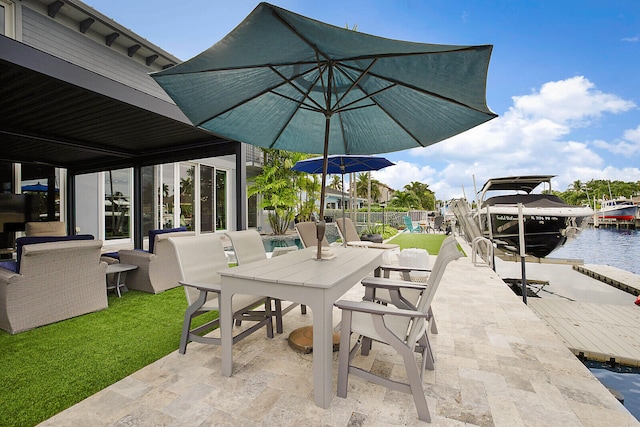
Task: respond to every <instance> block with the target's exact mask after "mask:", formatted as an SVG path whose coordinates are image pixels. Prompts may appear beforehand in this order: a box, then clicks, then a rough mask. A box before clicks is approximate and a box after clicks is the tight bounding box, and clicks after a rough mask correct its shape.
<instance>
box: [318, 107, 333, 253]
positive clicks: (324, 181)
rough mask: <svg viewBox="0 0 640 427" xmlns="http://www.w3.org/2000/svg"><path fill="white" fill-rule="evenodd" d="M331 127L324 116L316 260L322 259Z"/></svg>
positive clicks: (329, 120)
mask: <svg viewBox="0 0 640 427" xmlns="http://www.w3.org/2000/svg"><path fill="white" fill-rule="evenodd" d="M330 126H331V116H330V115H328V114H327V115H326V116H325V128H324V153H323V156H324V159H323V161H322V189H321V191H320V220H319V221H318V223H317V230H316V234H317V237H318V253H317V258H318V259H322V240H323V239H324V232H325V222H324V203H325V202H324V193H325V190H326V186H327V170H328V169H329V129H330Z"/></svg>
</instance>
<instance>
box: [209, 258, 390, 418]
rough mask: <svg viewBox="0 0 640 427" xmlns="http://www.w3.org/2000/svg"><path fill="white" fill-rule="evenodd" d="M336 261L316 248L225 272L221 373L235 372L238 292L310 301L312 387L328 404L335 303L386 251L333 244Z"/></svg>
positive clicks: (317, 398)
mask: <svg viewBox="0 0 640 427" xmlns="http://www.w3.org/2000/svg"><path fill="white" fill-rule="evenodd" d="M331 251H332V252H333V253H334V254H335V257H334V258H333V259H329V260H322V261H318V260H316V259H313V257H314V256H315V255H316V248H315V247H310V248H307V249H303V250H299V251H296V252H292V253H289V254H286V255H283V256H279V257H276V258H272V259H266V260H261V261H258V262H253V263H249V264H245V265H240V266H237V267H233V268H228V269H224V270H221V271H220V272H219V273H220V276H221V286H222V292H221V296H220V311H221V316H220V334H221V338H222V375H224V376H227V377H228V376H231V375H232V371H233V348H232V345H233V344H232V342H233V341H232V339H233V338H232V326H233V319H232V315H231V313H232V311H231V299H232V298H233V295H234V294H255V293H258V294H260V295H268V296H270V297H273V298H279V299H282V300H285V301H294V302H299V303H301V304H306V305H307V307H309V308H311V312H312V316H313V331H314V333H313V391H314V400H315V403H316V405H317V406H319V407H321V408H328V407H329V404H330V403H331V396H332V391H333V384H332V379H333V365H332V360H333V356H332V352H333V341H332V337H333V303H334V302H336V301H337V300H338V299H339V298H340V297H341V296H342V295H344V294H345V293H346V292H347V291H348V290H349V289H351V288H352V287H353V286H354V285H356V284H357V283H358V282H359V281H360V280H361V279H362V278H364V277H365V276H367V275H368V274H369V273H371V272H373V271H374V270H375V269H376V268H378V267H379V266H380V264H381V263H382V253H383V252H384V251H380V250H371V249H365V250H363V249H355V248H343V247H332V248H331Z"/></svg>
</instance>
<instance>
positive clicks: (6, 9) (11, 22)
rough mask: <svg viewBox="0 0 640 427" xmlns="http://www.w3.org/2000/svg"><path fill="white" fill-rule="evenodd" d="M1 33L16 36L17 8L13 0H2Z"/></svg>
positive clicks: (0, 0)
mask: <svg viewBox="0 0 640 427" xmlns="http://www.w3.org/2000/svg"><path fill="white" fill-rule="evenodd" d="M0 34H2V35H3V36H7V37H11V38H15V37H16V34H15V8H14V5H13V2H11V1H8V0H0Z"/></svg>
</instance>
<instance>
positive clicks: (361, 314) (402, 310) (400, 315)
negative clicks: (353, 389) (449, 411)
mask: <svg viewBox="0 0 640 427" xmlns="http://www.w3.org/2000/svg"><path fill="white" fill-rule="evenodd" d="M447 239H451V240H453V244H452V243H450V242H446V240H447ZM447 239H445V242H443V245H442V247H441V249H440V253H439V254H438V257H437V259H436V262H435V265H434V268H433V272H432V273H431V275H430V276H429V279H428V281H427V286H426V287H424V290H423V291H422V292H421V294H420V296H419V298H418V300H417V302H416V304H415V305H414V304H413V303H411V302H410V301H407V299H406V298H404V296H403V291H404V290H406V289H415V288H416V287H419V286H421V285H417V284H413V283H407V282H404V281H392V280H384V279H378V280H379V281H380V280H382V282H383V283H381V284H377V285H369V286H381V287H385V288H386V289H387V290H388V291H389V293H390V295H391V297H392V300H393V304H389V305H382V304H379V303H375V302H372V301H346V300H340V301H337V302H336V303H335V305H336V307H338V308H340V309H341V310H342V322H341V332H340V353H339V356H338V390H337V395H338V396H339V397H347V386H348V376H349V374H352V375H356V376H358V377H361V378H363V379H365V380H367V381H371V382H374V383H376V384H379V385H382V386H384V387H387V388H390V389H392V390H397V391H402V392H404V393H409V394H411V395H412V396H413V400H414V403H415V406H416V410H417V412H418V418H419V419H420V420H421V421H426V422H430V421H431V416H430V414H429V408H428V406H427V400H426V398H425V395H424V390H423V388H422V380H423V377H424V371H425V369H426V368H428V369H433V368H434V358H433V353H432V351H431V347H430V344H429V337H428V335H427V326H428V324H427V321H428V320H429V319H430V318H432V317H433V316H432V315H431V314H430V310H429V309H430V307H431V302H432V301H433V297H434V295H435V292H436V290H437V288H438V285H439V284H440V281H441V279H442V276H443V274H444V271H445V268H446V266H447V264H448V263H449V262H451V261H453V260H455V259H457V258H459V257H460V256H462V253H461V252H459V251H458V249H457V246H456V245H455V240H454V239H453V237H449V238H447ZM363 284H365V283H364V281H363ZM366 286H367V285H366ZM352 334H356V335H357V336H358V337H359V339H358V340H357V341H356V342H355V345H354V346H353V348H352V347H351V335H352ZM363 338H366V339H368V340H369V341H368V342H370V340H374V341H378V342H381V343H384V344H388V345H389V346H391V347H392V348H394V349H395V350H396V351H397V352H398V353H399V354H400V355H401V356H402V358H403V361H404V365H405V369H406V374H407V380H408V382H399V381H394V380H391V379H389V378H385V377H382V376H379V375H377V374H376V373H374V372H371V371H367V370H365V369H363V368H361V367H358V366H355V365H352V364H351V360H352V359H353V357H354V356H355V355H356V353H357V351H358V348H359V347H360V346H362V348H363V350H365V347H366V346H367V344H368V342H367V341H363V340H362V339H363ZM414 352H419V353H421V355H422V361H421V365H420V366H418V363H417V362H416V359H415V356H414V354H413V353H414Z"/></svg>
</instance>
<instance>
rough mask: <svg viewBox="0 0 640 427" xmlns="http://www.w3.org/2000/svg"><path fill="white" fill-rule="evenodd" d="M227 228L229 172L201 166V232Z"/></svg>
mask: <svg viewBox="0 0 640 427" xmlns="http://www.w3.org/2000/svg"><path fill="white" fill-rule="evenodd" d="M214 218H215V223H214ZM227 228H228V227H227V172H226V171H223V170H217V169H215V168H213V167H211V166H206V165H200V231H201V232H208V231H216V230H226V229H227Z"/></svg>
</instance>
